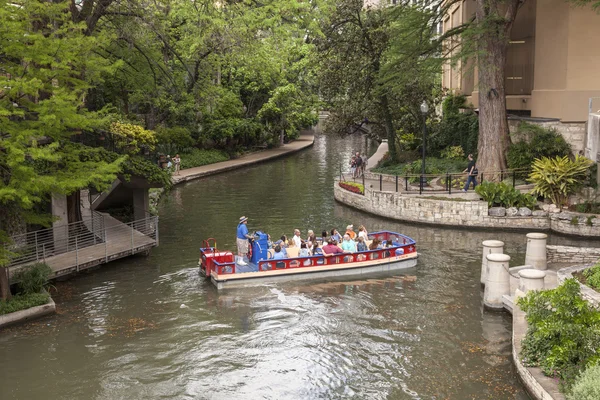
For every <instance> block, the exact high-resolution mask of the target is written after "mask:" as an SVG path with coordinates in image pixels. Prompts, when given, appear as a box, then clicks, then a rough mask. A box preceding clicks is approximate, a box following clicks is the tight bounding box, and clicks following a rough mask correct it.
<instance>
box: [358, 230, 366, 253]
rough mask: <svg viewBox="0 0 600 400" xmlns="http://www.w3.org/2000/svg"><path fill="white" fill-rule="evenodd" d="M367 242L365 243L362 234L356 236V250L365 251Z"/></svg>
mask: <svg viewBox="0 0 600 400" xmlns="http://www.w3.org/2000/svg"><path fill="white" fill-rule="evenodd" d="M367 250H368V248H367V244H366V243H365V239H364V237H363V236H360V232H359V236H358V242H357V243H356V251H367Z"/></svg>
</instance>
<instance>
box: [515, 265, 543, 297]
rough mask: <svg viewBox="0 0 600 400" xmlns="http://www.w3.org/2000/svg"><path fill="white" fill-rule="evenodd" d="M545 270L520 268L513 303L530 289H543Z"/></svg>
mask: <svg viewBox="0 0 600 400" xmlns="http://www.w3.org/2000/svg"><path fill="white" fill-rule="evenodd" d="M544 278H546V271H540V270H539V269H533V268H530V269H522V270H520V271H519V288H518V289H517V290H516V291H515V303H516V302H517V300H518V299H519V298H520V297H523V296H524V295H526V294H527V292H529V291H530V290H544V287H545V286H544Z"/></svg>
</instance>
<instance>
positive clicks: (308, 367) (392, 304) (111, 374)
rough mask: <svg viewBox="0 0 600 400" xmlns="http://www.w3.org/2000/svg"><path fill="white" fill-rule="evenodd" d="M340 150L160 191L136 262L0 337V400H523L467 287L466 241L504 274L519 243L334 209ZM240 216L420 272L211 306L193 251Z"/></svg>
mask: <svg viewBox="0 0 600 400" xmlns="http://www.w3.org/2000/svg"><path fill="white" fill-rule="evenodd" d="M356 150H361V151H368V152H373V151H374V150H375V149H374V147H371V146H369V145H368V143H367V142H366V141H365V139H364V138H363V137H360V136H355V137H350V138H346V139H340V138H335V137H327V136H317V137H316V139H315V145H314V146H313V147H312V148H310V149H308V150H305V151H303V152H300V153H298V154H295V155H292V156H289V157H287V158H283V159H279V160H275V161H272V162H268V163H264V164H259V165H256V166H252V167H249V168H245V169H243V170H237V171H232V172H228V173H224V174H220V175H216V176H212V177H209V178H206V179H202V180H199V181H194V182H190V183H187V184H185V185H183V186H179V187H176V188H174V189H173V190H172V191H171V193H169V194H168V195H166V197H165V198H164V199H163V201H162V202H161V204H160V207H159V210H160V246H159V247H158V248H155V249H153V251H152V254H151V255H150V256H149V257H141V256H139V257H132V258H128V259H124V260H121V261H116V262H113V263H111V264H109V265H107V266H104V267H102V268H100V269H97V270H95V271H92V272H90V273H85V274H82V275H80V276H78V277H75V278H74V279H71V280H68V281H66V282H59V283H56V285H55V286H56V289H57V293H56V294H53V297H54V298H55V300H56V302H57V310H58V314H57V315H55V316H51V317H47V318H44V319H42V320H39V321H35V322H32V323H29V324H26V325H22V326H17V327H13V328H10V329H7V330H5V331H3V332H2V333H0V359H1V360H2V363H1V366H0V399H2V400H9V399H27V400H35V399H346V398H348V399H349V398H352V399H495V400H500V399H527V398H528V397H527V395H526V394H525V392H524V390H523V388H522V386H521V385H520V383H519V381H518V379H517V376H516V374H515V371H514V368H513V366H512V363H511V360H510V335H511V329H510V324H511V319H510V316H509V315H507V314H505V313H488V312H484V311H483V310H482V306H481V291H480V285H479V273H480V265H481V247H480V244H481V241H482V240H485V239H500V240H503V241H505V243H506V247H505V248H506V252H507V253H508V254H510V255H511V256H513V262H512V265H520V264H519V263H522V262H523V259H524V252H525V245H526V240H525V235H524V233H506V232H494V233H493V232H482V231H469V230H460V229H456V230H452V229H442V228H439V227H430V226H423V225H412V224H403V223H397V222H392V221H388V220H385V219H383V218H378V217H374V216H371V215H368V214H365V213H362V212H360V211H357V210H354V209H351V208H348V207H346V206H343V205H341V204H337V203H336V202H335V201H334V200H333V188H332V185H333V179H334V175H336V173H337V172H338V171H339V167H340V165H341V164H344V165H346V164H347V162H348V159H349V157H350V154H351V153H352V151H356ZM241 215H246V216H248V217H249V218H250V221H249V224H248V226H249V228H250V229H251V230H257V229H261V230H264V231H267V232H269V233H271V235H273V236H274V237H275V236H279V235H281V234H282V233H286V234H288V235H291V234H292V232H293V229H294V228H299V229H301V230H302V232H303V236H305V235H306V230H307V229H314V230H315V232H317V234H319V233H320V232H321V230H323V229H331V227H337V228H338V229H340V230H342V228H344V227H345V226H346V225H347V224H348V223H353V224H354V226H355V227H356V226H358V225H359V224H364V225H365V226H366V227H367V229H368V230H370V231H375V230H380V229H389V230H395V231H398V232H402V233H404V234H407V235H409V236H411V237H413V238H414V239H416V240H417V243H418V249H419V253H420V254H421V257H420V258H419V263H418V267H417V269H416V270H411V271H409V272H408V273H406V274H396V275H390V276H383V277H381V276H379V277H374V278H373V279H363V280H352V281H346V282H343V281H342V282H340V281H338V282H326V281H308V282H302V283H298V282H295V283H281V284H273V285H270V286H262V287H256V288H248V289H239V290H238V289H235V290H230V291H225V292H222V293H218V292H217V291H216V289H215V288H214V287H212V285H211V284H210V283H209V282H206V281H204V280H203V279H202V278H200V277H199V275H198V268H197V261H198V247H199V246H200V245H201V241H202V240H203V239H205V238H207V237H214V238H216V239H217V243H218V246H219V248H225V249H231V250H233V248H234V235H235V227H236V223H237V220H238V218H239V217H240V216H241ZM551 239H552V240H554V241H560V242H564V241H565V239H558V238H551ZM567 242H568V240H567ZM53 293H54V291H53Z"/></svg>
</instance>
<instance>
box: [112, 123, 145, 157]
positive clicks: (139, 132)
mask: <svg viewBox="0 0 600 400" xmlns="http://www.w3.org/2000/svg"><path fill="white" fill-rule="evenodd" d="M110 131H111V132H112V133H113V136H114V139H115V145H116V146H117V149H118V150H119V151H120V152H125V153H128V154H138V153H139V152H140V150H141V149H142V147H146V148H147V149H148V150H150V151H152V150H154V147H155V146H156V134H155V133H154V132H153V131H150V130H147V129H144V128H143V127H141V126H139V125H135V124H127V123H122V122H113V123H112V124H111V125H110Z"/></svg>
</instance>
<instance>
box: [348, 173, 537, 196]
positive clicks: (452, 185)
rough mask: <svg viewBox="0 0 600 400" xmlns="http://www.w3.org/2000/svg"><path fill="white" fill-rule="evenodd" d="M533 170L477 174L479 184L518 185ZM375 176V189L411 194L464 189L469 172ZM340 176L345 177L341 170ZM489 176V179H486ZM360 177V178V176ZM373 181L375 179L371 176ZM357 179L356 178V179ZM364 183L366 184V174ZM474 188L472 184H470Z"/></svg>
mask: <svg viewBox="0 0 600 400" xmlns="http://www.w3.org/2000/svg"><path fill="white" fill-rule="evenodd" d="M530 172H531V170H530V169H528V168H522V169H512V170H505V171H487V172H480V173H479V175H478V176H477V184H480V183H481V182H483V181H485V180H493V181H501V182H505V183H506V184H509V185H511V186H512V187H516V186H517V184H518V183H519V182H522V181H525V180H526V178H527V177H528V176H529V173H530ZM369 175H370V176H371V177H374V180H375V183H372V186H373V190H377V189H379V191H384V187H385V188H386V190H385V191H395V192H396V193H399V192H401V193H409V194H417V193H418V194H424V193H431V194H452V193H457V192H460V191H462V189H463V188H464V185H465V184H466V182H467V177H468V176H467V174H466V173H462V172H460V173H459V172H455V173H451V172H447V173H445V174H425V175H421V174H405V175H389V174H375V173H372V172H371V173H369ZM340 178H344V176H343V174H342V172H341V170H340ZM486 178H487V179H486ZM359 179H360V178H359ZM370 180H371V181H372V180H373V179H372V178H370ZM354 181H356V179H354ZM362 183H363V185H364V184H365V178H364V175H363V177H362ZM470 188H472V185H471V186H470Z"/></svg>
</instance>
